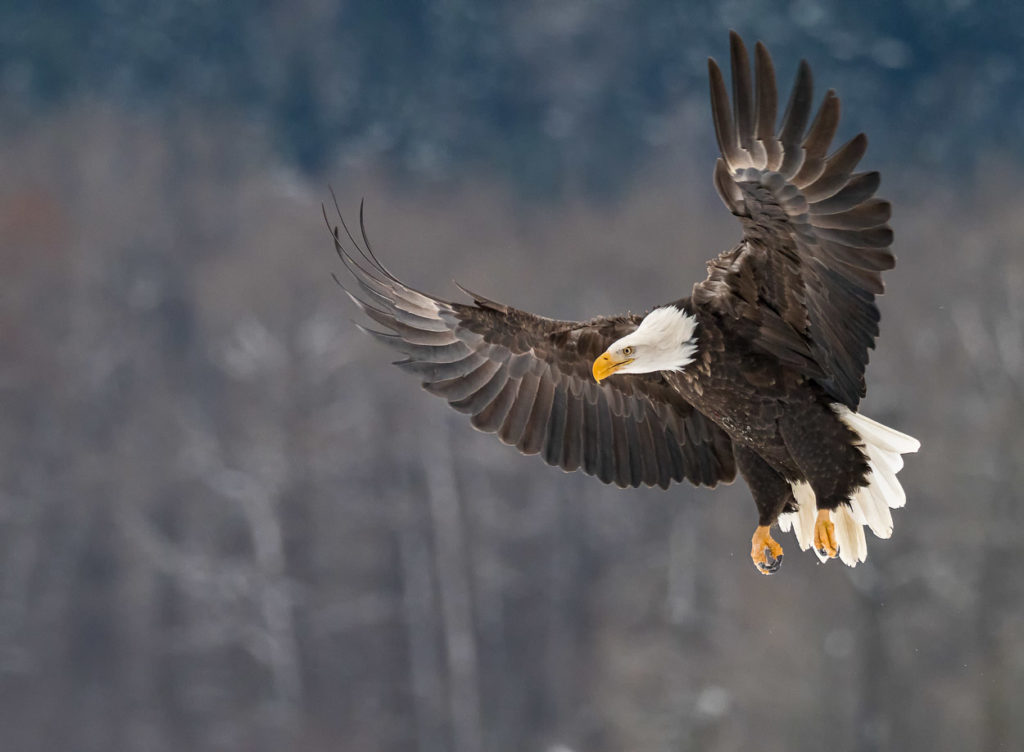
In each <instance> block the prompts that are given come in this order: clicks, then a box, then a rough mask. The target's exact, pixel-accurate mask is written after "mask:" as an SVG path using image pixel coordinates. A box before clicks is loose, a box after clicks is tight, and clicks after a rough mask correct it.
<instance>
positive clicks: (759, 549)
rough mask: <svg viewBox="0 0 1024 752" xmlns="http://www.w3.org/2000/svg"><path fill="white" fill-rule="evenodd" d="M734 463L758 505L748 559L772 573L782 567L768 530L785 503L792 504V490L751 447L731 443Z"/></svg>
mask: <svg viewBox="0 0 1024 752" xmlns="http://www.w3.org/2000/svg"><path fill="white" fill-rule="evenodd" d="M733 450H734V453H735V455H736V466H737V467H738V468H739V471H740V473H742V474H743V478H744V479H745V480H746V481H747V485H748V486H749V487H750V493H751V495H753V497H754V504H755V505H756V506H757V517H758V519H757V530H755V531H754V536H753V537H752V538H751V539H750V558H751V559H752V560H753V562H754V566H755V567H756V568H757V571H759V572H761V573H762V574H774V573H775V572H777V571H779V567H780V566H782V546H780V545H779V544H778V543H776V542H775V540H774V539H773V538H772V536H771V535H770V533H769V530H770V528H771V526H772V524H773V523H774V522H775V520H776V519H777V518H778V516H779V514H780V513H781V512H782V510H783V509H785V508H786V504H787V503H793V490H792V488H791V487H790V485H789V483H788V482H787V481H786V479H785V478H783V477H782V476H781V475H779V473H777V472H775V470H773V469H772V468H771V467H770V466H769V465H768V463H767V462H765V461H764V460H763V459H761V457H760V455H758V454H757V453H756V452H755V451H753V450H752V449H748V448H747V447H744V446H742V445H741V444H734V445H733Z"/></svg>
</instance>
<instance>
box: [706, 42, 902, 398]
mask: <svg viewBox="0 0 1024 752" xmlns="http://www.w3.org/2000/svg"><path fill="white" fill-rule="evenodd" d="M730 48H731V54H730V58H731V63H732V81H733V89H732V90H733V97H732V98H733V102H732V108H730V106H729V105H730V103H729V95H728V93H727V92H726V87H725V81H724V79H723V77H722V72H721V71H720V70H719V68H718V65H717V64H716V63H715V62H714V60H709V61H708V66H709V74H710V79H711V111H712V114H713V116H714V122H715V134H716V137H717V139H718V144H719V148H720V149H721V152H722V157H721V158H720V159H719V160H718V162H717V164H716V166H715V173H714V184H715V187H716V189H717V190H718V193H719V195H720V196H721V197H722V200H723V202H725V205H726V206H727V207H728V208H729V210H730V211H732V213H733V214H735V215H736V216H737V217H739V218H740V221H741V222H742V223H743V229H744V238H743V242H742V243H741V244H740V245H739V246H738V247H737V248H735V249H733V250H731V251H727V252H726V253H723V254H722V255H720V256H719V257H718V258H716V259H714V260H712V261H711V262H709V264H708V271H709V274H708V278H707V279H706V280H705V281H704V282H701V283H700V284H698V285H696V286H695V287H694V294H693V302H694V304H695V305H698V306H701V307H704V308H706V309H708V310H711V311H714V312H717V313H719V314H724V315H727V316H732V317H735V318H736V319H738V320H739V324H740V326H741V327H745V328H746V329H748V330H750V331H751V339H752V342H753V344H754V345H755V346H757V347H760V348H761V349H763V350H765V351H767V352H769V353H772V354H774V355H776V356H778V357H779V358H781V359H783V360H784V361H786V362H787V363H789V364H791V365H793V366H795V367H798V368H801V369H802V370H803V372H804V373H805V374H806V375H807V376H808V377H809V378H812V379H815V380H816V381H818V383H820V384H821V385H822V386H823V387H824V388H825V389H826V390H827V391H828V392H829V393H830V394H831V395H832V396H833V397H834V398H835V399H836V400H838V401H840V402H842V403H843V404H845V405H847V406H848V407H850V408H855V407H856V406H857V403H858V402H859V401H860V398H861V397H863V396H864V392H865V385H864V368H865V366H866V365H867V362H868V349H869V348H872V347H874V342H875V338H876V337H877V336H878V321H879V314H878V308H877V306H876V305H875V295H878V294H881V293H882V292H883V290H884V286H883V284H882V277H881V272H882V271H884V270H886V269H891V268H892V267H893V265H894V263H895V260H894V258H893V255H892V253H891V251H890V250H889V246H890V245H891V243H892V230H891V229H890V228H889V226H888V224H887V222H888V221H889V215H890V205H889V202H887V201H883V200H881V199H877V198H874V197H873V196H874V193H875V191H876V190H877V189H878V183H879V178H878V173H877V172H866V173H863V172H862V173H854V172H853V171H854V169H855V168H856V166H857V164H858V162H859V161H860V159H861V157H863V156H864V151H865V149H866V148H867V138H866V137H865V136H864V135H863V134H860V135H858V136H855V137H854V138H853V139H851V140H850V141H849V142H847V143H846V144H845V145H843V146H841V147H839V148H838V149H837V150H836V151H835V152H833V153H832V155H831V156H828V150H829V148H830V145H831V143H832V139H833V137H834V136H835V132H836V128H837V127H838V125H839V100H838V98H837V97H836V95H835V93H834V92H832V91H829V92H828V93H827V94H826V95H825V99H824V101H823V102H822V105H821V107H820V109H819V110H818V114H817V115H816V116H815V118H814V120H813V122H811V124H810V127H808V122H809V121H810V115H811V108H812V88H813V87H812V78H811V70H810V67H809V66H808V65H807V63H806V62H801V63H800V67H799V69H798V71H797V77H796V82H795V84H794V86H793V92H792V94H791V95H790V98H789V104H788V105H787V107H786V111H785V114H784V115H783V117H782V123H781V125H780V126H779V129H778V131H776V130H775V114H776V112H777V107H778V103H777V100H776V86H775V70H774V67H773V65H772V61H771V57H770V56H769V55H768V52H767V50H766V49H765V47H764V45H762V44H761V43H760V42H758V44H757V46H756V47H755V50H754V52H755V55H754V82H753V83H751V77H750V64H749V58H748V55H747V50H746V48H745V46H744V44H743V41H742V40H741V39H740V37H739V35H737V34H736V33H735V32H733V33H732V34H731V35H730Z"/></svg>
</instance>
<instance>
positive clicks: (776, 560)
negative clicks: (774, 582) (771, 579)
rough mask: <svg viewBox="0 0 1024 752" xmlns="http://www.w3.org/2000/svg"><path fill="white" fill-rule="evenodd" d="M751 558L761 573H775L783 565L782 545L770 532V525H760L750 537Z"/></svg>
mask: <svg viewBox="0 0 1024 752" xmlns="http://www.w3.org/2000/svg"><path fill="white" fill-rule="evenodd" d="M750 558H751V559H753V561H754V566H755V567H757V571H758V572H760V573H761V574H775V573H776V572H778V571H779V567H780V566H782V546H780V545H779V544H778V543H776V542H775V541H774V540H773V539H772V536H771V535H770V534H769V532H768V525H759V526H758V528H757V530H755V531H754V537H752V538H751V539H750Z"/></svg>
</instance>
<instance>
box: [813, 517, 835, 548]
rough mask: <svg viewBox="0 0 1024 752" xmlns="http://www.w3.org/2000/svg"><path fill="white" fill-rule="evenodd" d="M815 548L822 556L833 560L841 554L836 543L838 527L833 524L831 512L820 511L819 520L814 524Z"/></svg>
mask: <svg viewBox="0 0 1024 752" xmlns="http://www.w3.org/2000/svg"><path fill="white" fill-rule="evenodd" d="M814 548H815V549H817V551H818V553H819V554H821V555H822V556H827V557H828V558H830V559H833V558H835V557H836V555H838V553H839V544H838V543H836V526H835V525H833V524H832V520H831V519H830V516H829V510H827V509H819V510H818V519H817V520H816V521H815V523H814Z"/></svg>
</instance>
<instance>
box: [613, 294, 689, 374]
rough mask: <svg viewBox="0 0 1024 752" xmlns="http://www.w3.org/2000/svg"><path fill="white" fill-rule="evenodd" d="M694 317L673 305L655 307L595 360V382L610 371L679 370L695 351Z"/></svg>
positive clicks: (687, 362) (647, 371) (645, 371)
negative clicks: (634, 329) (629, 332)
mask: <svg viewBox="0 0 1024 752" xmlns="http://www.w3.org/2000/svg"><path fill="white" fill-rule="evenodd" d="M696 330H697V319H696V318H694V317H693V316H691V315H689V314H688V313H686V311H683V310H680V309H679V308H677V307H676V306H665V307H664V308H655V309H654V310H653V311H651V312H650V313H648V314H647V315H646V316H645V317H644V320H643V321H641V322H640V326H638V327H637V328H636V331H634V332H633V333H632V334H627V335H626V336H625V337H623V338H622V339H620V340H617V341H615V342H613V343H612V345H611V347H609V348H608V349H607V350H606V351H605V352H604V354H602V355H601V357H599V358H598V359H597V360H595V361H594V378H595V379H597V380H598V381H601V379H605V378H607V377H609V376H611V375H612V374H613V373H650V372H651V371H681V370H682V369H683V367H684V366H686V365H687V364H689V363H692V362H693V356H694V353H696V352H697V337H696V335H695V332H696Z"/></svg>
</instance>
